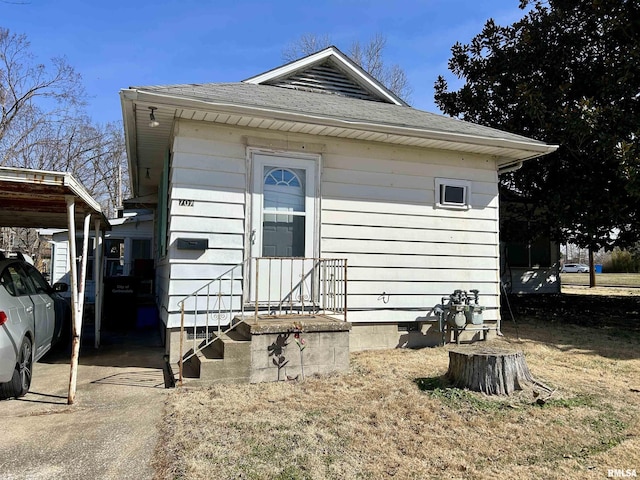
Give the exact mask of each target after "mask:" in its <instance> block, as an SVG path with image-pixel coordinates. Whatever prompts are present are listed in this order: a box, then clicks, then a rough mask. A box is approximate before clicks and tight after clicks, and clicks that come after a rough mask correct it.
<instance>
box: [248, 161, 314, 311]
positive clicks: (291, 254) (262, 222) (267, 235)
mask: <svg viewBox="0 0 640 480" xmlns="http://www.w3.org/2000/svg"><path fill="white" fill-rule="evenodd" d="M317 168H318V162H317V159H313V158H310V157H309V158H298V157H285V156H278V155H267V154H259V153H254V155H253V179H254V181H253V211H252V229H251V238H250V244H251V257H253V258H264V260H259V261H258V260H252V265H251V275H252V278H251V281H250V284H251V301H252V302H255V301H258V302H259V303H261V302H262V303H264V302H270V303H273V302H274V301H276V302H279V301H281V300H283V297H287V298H288V299H289V300H291V299H292V298H293V299H294V300H295V301H304V297H308V296H309V292H310V291H311V285H310V282H311V279H310V278H307V277H306V276H305V263H309V264H311V263H312V260H308V261H305V260H304V259H305V258H308V259H312V258H313V257H314V254H315V242H316V238H317V235H316V231H315V225H316V220H315V208H316V182H317V179H316V172H317ZM256 270H258V280H257V281H256V280H255V278H256V277H255V274H256ZM256 287H257V289H256ZM276 297H280V298H276Z"/></svg>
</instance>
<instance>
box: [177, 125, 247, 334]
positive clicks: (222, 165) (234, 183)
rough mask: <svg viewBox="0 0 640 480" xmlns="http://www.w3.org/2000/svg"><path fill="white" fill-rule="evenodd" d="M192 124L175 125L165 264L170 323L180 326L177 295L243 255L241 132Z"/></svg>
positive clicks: (220, 272) (179, 295) (193, 289)
mask: <svg viewBox="0 0 640 480" xmlns="http://www.w3.org/2000/svg"><path fill="white" fill-rule="evenodd" d="M193 126H194V124H193V123H191V122H186V125H185V124H183V123H181V124H180V125H179V128H178V136H177V138H176V140H175V142H174V145H173V152H172V153H173V155H172V161H173V164H172V170H171V173H172V175H171V188H172V192H171V201H170V203H169V217H170V232H169V240H168V248H169V255H168V257H169V258H170V261H169V265H168V266H167V269H166V274H167V275H170V278H171V280H170V282H169V284H168V286H167V291H166V292H165V295H166V297H165V298H167V304H166V306H165V308H166V309H167V310H168V319H167V321H168V326H169V327H177V326H179V325H180V315H179V313H178V312H179V305H178V302H179V301H180V300H181V299H183V298H184V297H186V296H187V295H189V294H191V293H193V292H194V291H195V290H197V289H199V288H200V287H202V286H203V285H205V284H206V283H208V282H210V281H211V280H213V279H215V278H216V277H218V276H219V275H221V274H223V273H225V272H226V271H227V270H229V269H230V268H231V267H233V266H234V265H237V264H239V263H242V261H243V259H244V238H245V234H244V232H245V190H246V182H247V179H246V176H245V168H246V167H245V147H244V145H242V143H241V138H240V137H239V135H234V136H233V137H231V138H229V136H226V135H224V134H218V132H217V130H215V129H204V130H205V132H204V133H203V132H202V131H201V129H199V128H193ZM181 201H182V202H181ZM179 238H199V239H206V240H207V242H208V248H207V249H206V250H204V251H201V250H195V251H193V250H179V249H178V248H177V246H176V245H177V241H178V239H179ZM240 281H241V278H239V279H238V285H237V286H238V287H239V286H240V285H239V284H240ZM234 291H237V292H240V291H241V290H240V288H238V289H237V290H236V289H234Z"/></svg>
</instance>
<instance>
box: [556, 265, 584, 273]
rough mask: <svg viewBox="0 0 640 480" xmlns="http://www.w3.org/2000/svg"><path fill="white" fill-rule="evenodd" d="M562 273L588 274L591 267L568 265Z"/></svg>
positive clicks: (563, 268)
mask: <svg viewBox="0 0 640 480" xmlns="http://www.w3.org/2000/svg"><path fill="white" fill-rule="evenodd" d="M560 272H561V273H588V272H589V266H588V265H585V264H584V263H567V264H566V265H565V266H564V267H562V270H560Z"/></svg>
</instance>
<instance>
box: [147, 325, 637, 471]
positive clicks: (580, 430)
mask: <svg viewBox="0 0 640 480" xmlns="http://www.w3.org/2000/svg"><path fill="white" fill-rule="evenodd" d="M632 320H633V321H635V322H637V321H639V320H638V315H637V312H635V317H634V319H632ZM504 334H505V335H504V337H503V338H500V339H498V340H495V341H494V342H492V343H493V345H494V346H500V345H503V346H508V347H517V348H518V349H521V350H523V351H524V352H525V355H526V360H527V364H528V365H529V368H530V370H531V371H532V373H533V375H534V376H535V377H536V378H537V379H539V380H540V381H542V382H544V383H545V384H546V385H548V386H550V387H552V388H554V389H556V391H555V392H554V393H553V394H552V395H551V397H550V399H549V400H548V401H547V402H546V403H545V404H544V405H543V406H539V405H537V404H536V403H535V401H534V393H533V391H532V390H528V391H525V392H522V393H520V394H519V395H516V396H512V397H497V398H496V397H488V396H485V395H482V394H477V393H473V392H469V391H466V390H461V389H455V388H450V387H449V386H447V384H446V381H445V380H444V378H443V374H444V373H445V372H446V370H447V366H448V350H449V349H450V348H452V347H449V346H448V347H444V348H443V347H438V348H428V349H422V350H391V351H371V352H362V353H357V354H353V355H352V360H351V371H350V372H349V373H347V374H342V375H334V376H326V377H318V378H307V379H306V380H305V381H303V382H280V383H270V384H260V385H219V386H215V387H211V388H202V389H198V388H182V389H176V390H175V392H173V393H172V394H171V396H170V397H169V399H168V402H167V405H166V414H165V417H164V424H163V426H162V428H163V441H162V443H161V444H160V445H159V447H158V449H157V452H156V469H157V474H158V478H181V479H182V478H183V479H210V478H216V479H231V478H246V479H356V478H362V479H378V478H399V479H412V478H415V479H423V478H473V479H494V478H498V477H500V478H519V479H529V478H530V479H540V478H545V479H555V478H558V479H559V478H563V479H583V478H599V479H601V478H606V477H607V475H608V470H609V469H635V470H636V472H640V436H639V435H640V415H639V414H638V412H639V411H640V350H639V349H638V346H639V343H640V338H639V335H638V330H634V331H633V332H632V333H631V334H630V335H621V336H620V335H615V334H612V332H611V331H609V330H603V329H596V328H587V327H581V326H576V325H563V324H558V323H552V324H549V323H546V322H542V321H539V320H536V319H520V320H519V324H518V334H519V338H517V335H516V330H515V328H514V326H513V324H512V322H511V321H504ZM542 396H545V394H544V393H543V394H542Z"/></svg>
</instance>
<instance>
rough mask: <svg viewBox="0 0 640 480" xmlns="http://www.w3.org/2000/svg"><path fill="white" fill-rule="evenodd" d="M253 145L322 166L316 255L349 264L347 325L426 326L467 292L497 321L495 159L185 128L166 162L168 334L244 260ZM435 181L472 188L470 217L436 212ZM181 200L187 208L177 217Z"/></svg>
mask: <svg viewBox="0 0 640 480" xmlns="http://www.w3.org/2000/svg"><path fill="white" fill-rule="evenodd" d="M255 138H262V139H264V143H262V144H260V145H259V147H260V148H263V147H264V148H267V149H268V148H269V145H270V142H272V143H273V145H274V147H273V151H274V152H275V154H277V152H282V153H294V152H300V153H303V152H304V153H307V154H308V153H318V154H320V155H321V157H322V165H323V168H322V171H321V173H320V188H319V190H320V197H321V199H320V227H319V230H320V240H319V245H318V246H319V249H320V250H319V251H320V256H321V257H326V258H347V259H348V262H349V268H348V272H349V273H348V277H349V300H348V305H349V309H350V310H349V320H351V321H354V322H359V321H362V322H372V321H373V322H377V321H380V322H384V321H390V322H403V321H416V320H425V319H429V320H433V318H432V317H430V318H429V310H430V309H431V308H432V307H433V306H434V305H435V304H437V303H439V302H440V300H441V297H443V296H448V295H449V294H451V293H452V292H453V290H455V289H463V290H470V289H473V288H477V289H479V290H480V302H481V304H482V305H483V306H486V307H488V310H487V311H486V312H485V318H486V319H488V320H496V319H497V318H498V315H499V313H498V308H497V307H498V303H499V283H498V279H499V261H498V187H497V173H496V165H495V161H494V160H493V159H490V158H488V157H483V156H473V155H462V154H459V153H454V152H443V151H435V150H434V151H427V150H424V149H419V148H412V147H398V146H395V147H391V146H385V145H382V144H376V145H374V144H370V143H366V142H361V141H354V140H345V139H336V138H328V137H312V136H307V135H302V134H294V133H289V134H281V133H267V132H257V131H255V130H251V129H248V128H247V129H242V128H232V127H224V126H219V125H210V126H208V125H202V124H198V123H195V122H189V121H181V122H180V123H179V125H178V129H177V138H176V140H175V142H174V151H173V152H172V153H173V157H172V160H173V165H172V178H171V201H170V204H169V206H170V213H169V217H170V235H169V240H168V246H169V249H170V255H169V257H170V258H171V265H170V271H169V270H168V271H166V272H165V273H164V274H166V275H170V276H171V285H170V287H168V288H167V294H168V295H169V300H168V303H167V305H166V308H167V309H168V310H169V312H170V313H171V315H170V319H169V325H168V326H169V327H177V326H179V321H180V316H179V314H178V301H179V300H180V299H181V298H183V297H184V296H186V295H188V294H189V293H191V292H192V291H194V290H195V289H197V288H199V287H200V286H202V285H204V284H205V283H206V282H208V281H210V280H212V279H214V278H216V277H217V276H218V275H220V274H222V273H224V272H225V271H227V270H228V269H229V268H231V267H232V266H234V265H236V264H239V263H241V262H242V261H243V259H244V257H245V256H246V255H247V246H246V242H247V238H248V237H247V235H246V232H245V230H246V229H247V228H249V226H248V225H249V219H248V218H246V216H247V215H248V214H247V212H248V209H249V208H250V206H249V205H247V204H246V202H247V193H246V191H247V188H248V187H249V185H250V182H251V179H250V178H248V177H250V175H248V174H247V165H248V162H247V146H255V145H251V144H249V145H248V144H247V139H252V140H254V141H255ZM305 142H309V143H308V145H313V150H306V149H305V148H304V145H305ZM320 142H325V143H320ZM283 145H295V148H293V149H292V150H288V149H287V148H286V146H285V147H283ZM278 147H280V148H278ZM436 178H447V179H458V180H461V181H467V182H469V192H468V193H469V195H468V200H469V208H468V209H467V210H456V209H443V208H436V205H435V203H436V202H435V200H436V192H435V179H436ZM181 199H182V200H186V199H188V200H193V206H184V205H182V206H181V205H180V204H179V200H181ZM181 237H188V238H206V239H207V241H208V243H209V247H208V249H207V250H206V251H204V252H203V251H195V252H193V251H184V250H178V249H177V248H176V247H175V244H176V241H177V239H178V238H181ZM167 278H168V277H167ZM239 280H240V279H239Z"/></svg>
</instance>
